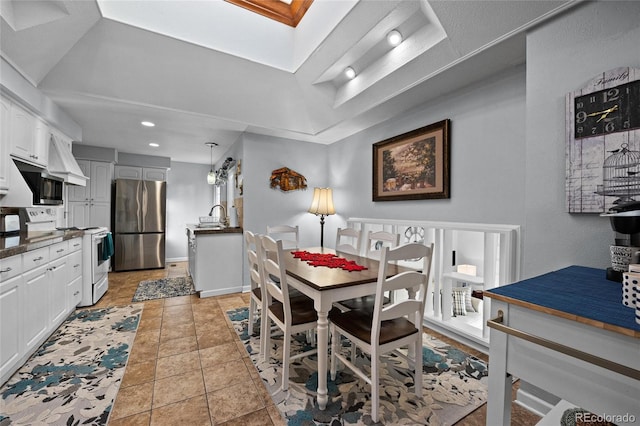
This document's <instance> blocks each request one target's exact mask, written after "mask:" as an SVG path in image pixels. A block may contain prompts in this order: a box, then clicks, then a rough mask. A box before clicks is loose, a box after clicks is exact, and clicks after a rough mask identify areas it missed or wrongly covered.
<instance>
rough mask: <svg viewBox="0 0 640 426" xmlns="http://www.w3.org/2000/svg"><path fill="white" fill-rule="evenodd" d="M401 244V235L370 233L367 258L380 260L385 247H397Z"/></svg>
mask: <svg viewBox="0 0 640 426" xmlns="http://www.w3.org/2000/svg"><path fill="white" fill-rule="evenodd" d="M398 244H400V234H393V233H391V232H386V231H376V232H373V231H369V232H368V233H367V239H366V242H365V256H366V257H368V258H370V259H380V254H381V253H382V250H381V249H382V248H383V247H391V248H393V247H397V246H398Z"/></svg>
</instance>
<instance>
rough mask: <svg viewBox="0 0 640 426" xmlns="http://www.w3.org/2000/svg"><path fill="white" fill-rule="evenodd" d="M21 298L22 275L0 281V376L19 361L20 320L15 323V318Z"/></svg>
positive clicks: (18, 316)
mask: <svg viewBox="0 0 640 426" xmlns="http://www.w3.org/2000/svg"><path fill="white" fill-rule="evenodd" d="M5 269H6V268H5ZM22 299H23V297H22V275H18V276H17V277H13V278H11V279H9V280H7V281H4V282H0V336H2V344H0V377H4V376H5V374H6V373H7V372H9V371H11V368H12V367H13V366H14V365H16V363H17V362H18V361H20V356H21V346H22V340H21V339H22V322H21V321H18V324H16V318H20V306H22Z"/></svg>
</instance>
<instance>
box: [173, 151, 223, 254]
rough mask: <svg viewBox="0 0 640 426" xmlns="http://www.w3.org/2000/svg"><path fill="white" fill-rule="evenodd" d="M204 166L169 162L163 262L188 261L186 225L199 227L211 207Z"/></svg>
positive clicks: (211, 196)
mask: <svg viewBox="0 0 640 426" xmlns="http://www.w3.org/2000/svg"><path fill="white" fill-rule="evenodd" d="M207 173H209V166H208V165H206V164H191V163H180V162H177V161H172V162H171V170H169V173H168V175H169V176H168V180H167V234H166V243H165V250H166V256H165V257H166V259H167V261H178V260H186V259H187V236H186V234H185V225H186V224H188V223H198V216H206V215H207V214H208V213H209V209H210V208H211V206H212V205H213V186H212V185H208V184H207Z"/></svg>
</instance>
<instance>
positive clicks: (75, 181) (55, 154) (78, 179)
mask: <svg viewBox="0 0 640 426" xmlns="http://www.w3.org/2000/svg"><path fill="white" fill-rule="evenodd" d="M47 170H48V172H49V174H51V175H53V176H56V177H59V178H61V179H63V180H64V182H65V183H68V184H71V185H78V186H87V181H88V180H89V178H88V177H86V176H85V175H84V174H83V173H82V170H81V169H80V166H79V165H78V162H77V161H76V159H75V157H74V156H73V154H72V153H71V150H70V149H69V147H68V146H67V144H66V143H64V142H63V141H62V140H60V139H58V138H56V137H55V136H51V144H50V145H49V166H48V167H47Z"/></svg>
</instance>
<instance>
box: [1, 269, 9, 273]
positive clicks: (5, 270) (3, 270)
mask: <svg viewBox="0 0 640 426" xmlns="http://www.w3.org/2000/svg"><path fill="white" fill-rule="evenodd" d="M2 272H11V268H7V269H0V273H2Z"/></svg>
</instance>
